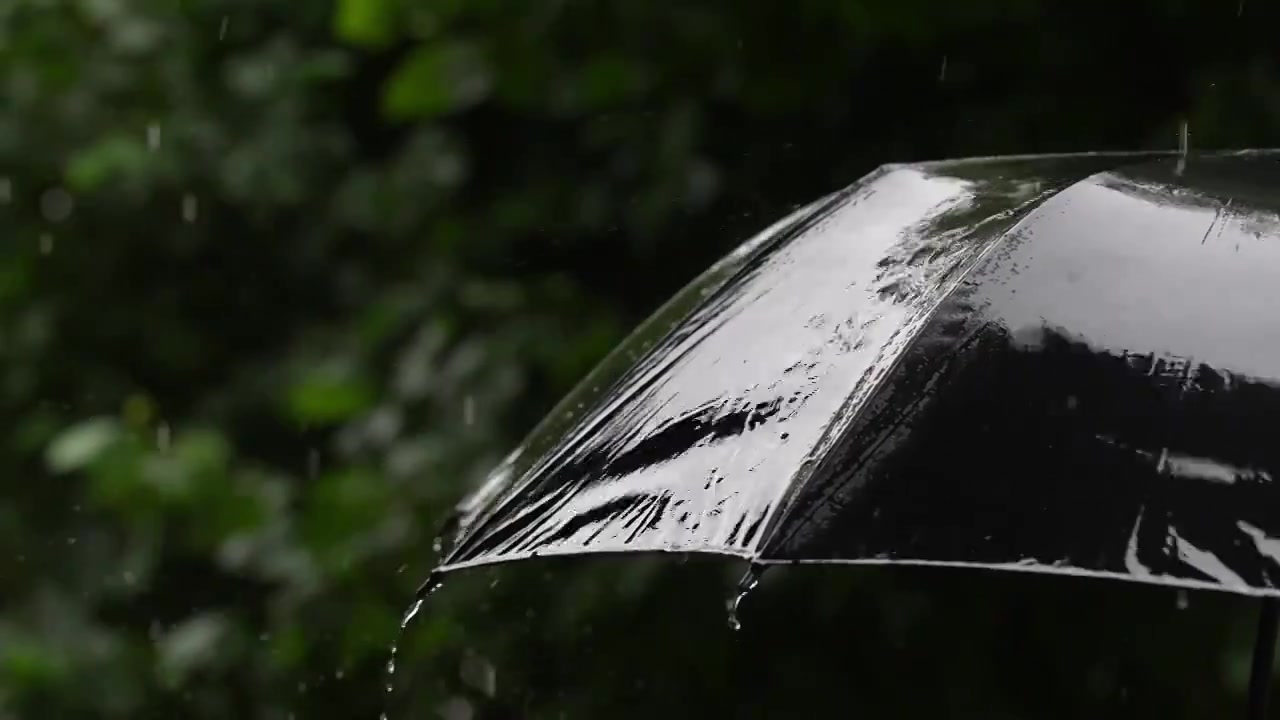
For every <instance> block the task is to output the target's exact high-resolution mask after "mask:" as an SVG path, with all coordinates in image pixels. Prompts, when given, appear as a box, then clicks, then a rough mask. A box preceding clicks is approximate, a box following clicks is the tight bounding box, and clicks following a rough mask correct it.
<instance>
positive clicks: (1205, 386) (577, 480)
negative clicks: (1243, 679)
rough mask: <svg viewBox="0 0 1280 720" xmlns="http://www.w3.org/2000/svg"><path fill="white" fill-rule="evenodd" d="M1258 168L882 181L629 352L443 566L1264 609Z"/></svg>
mask: <svg viewBox="0 0 1280 720" xmlns="http://www.w3.org/2000/svg"><path fill="white" fill-rule="evenodd" d="M1278 157H1280V156H1276V155H1274V154H1270V153H1260V152H1259V153H1236V154H1223V155H1215V156H1200V157H1194V158H1191V159H1190V160H1189V161H1187V162H1185V163H1184V162H1181V161H1180V159H1179V158H1174V157H1155V156H1136V155H1130V156H1106V155H1078V156H1057V157H1032V158H1003V159H1002V158H993V159H982V160H966V161H954V162H942V163H929V164H921V165H906V166H891V167H886V168H882V169H881V170H879V171H877V172H875V173H873V174H872V175H870V176H868V177H867V178H864V179H863V180H862V181H860V182H858V183H856V184H855V185H854V186H852V187H850V188H849V189H847V190H844V191H841V192H838V193H835V194H833V195H831V196H829V197H827V198H824V199H823V200H820V201H818V202H816V203H814V204H812V205H810V206H808V207H805V208H802V209H800V210H798V211H797V212H796V213H794V214H793V215H792V216H791V217H789V218H787V219H785V220H783V221H781V222H780V223H778V224H777V225H775V226H774V227H772V228H769V229H768V230H766V231H765V232H764V233H762V234H761V235H760V236H758V237H756V238H754V239H752V240H751V241H749V242H748V243H746V244H745V245H743V246H742V247H741V248H740V249H739V250H738V251H735V252H734V253H733V254H732V255H730V256H729V257H728V258H726V259H725V260H724V261H722V262H721V263H719V264H718V265H717V266H716V267H714V268H712V269H711V270H710V271H708V273H706V274H705V275H704V276H702V277H701V278H699V279H698V280H697V281H695V282H694V283H693V284H692V285H691V286H690V287H689V288H687V289H686V290H684V291H683V292H682V293H681V294H680V295H678V296H677V297H676V298H674V299H673V300H672V301H671V302H670V303H669V304H668V305H667V306H665V307H664V308H663V309H662V310H660V311H659V312H658V313H657V314H656V315H655V316H654V317H653V318H651V320H650V321H648V322H647V323H646V324H645V325H644V326H642V327H641V328H640V329H639V330H638V331H637V333H636V334H635V335H634V336H633V337H632V338H631V339H630V340H629V341H628V342H627V343H626V344H624V345H623V346H622V347H621V348H620V349H619V350H618V351H617V352H615V353H614V354H613V355H612V356H611V357H610V358H608V359H607V360H606V361H605V362H604V363H603V364H602V365H601V366H600V368H598V369H597V370H596V372H595V373H593V375H592V376H591V377H589V378H588V379H587V380H586V381H585V382H584V383H583V385H582V386H581V387H580V388H579V389H578V390H576V391H575V392H574V393H573V394H572V395H571V396H570V397H569V398H567V399H566V401H565V402H564V403H562V405H561V406H560V407H559V408H558V409H557V410H556V411H555V413H553V415H552V416H551V417H550V418H548V420H547V421H545V422H544V423H543V425H542V426H541V427H540V428H538V429H537V430H536V431H535V432H534V433H533V435H532V436H531V437H530V439H529V440H528V441H527V442H526V444H525V445H524V446H523V447H522V448H521V449H520V450H518V451H517V452H516V453H514V454H513V455H512V456H511V457H510V458H508V460H507V462H506V463H504V464H503V466H502V467H500V468H499V469H498V470H496V471H495V472H494V474H493V476H492V477H491V478H490V479H489V481H488V482H487V483H486V484H485V485H484V487H482V488H481V489H480V490H479V491H477V493H475V494H474V495H473V496H472V497H471V498H469V499H468V500H467V501H466V502H464V503H463V505H462V506H461V507H460V509H459V510H460V523H459V528H460V530H459V533H458V536H457V538H456V543H455V545H454V546H453V548H452V549H451V551H450V552H449V554H448V556H447V557H446V560H445V563H444V566H443V569H450V568H457V567H463V566H467V565H475V564H483V563H488V562H498V561H504V560H513V559H517V558H522V557H529V556H532V555H544V554H545V555H552V554H576V553H584V552H617V551H644V550H649V551H653V550H671V551H682V552H715V553H725V554H731V555H739V556H743V557H749V558H752V559H754V560H757V561H759V562H764V563H769V562H797V561H799V562H805V561H815V562H833V561H834V562H906V563H942V564H957V565H977V566H983V567H1000V568H1012V569H1024V570H1035V571H1048V572H1064V573H1080V574H1103V575H1109V576H1114V577H1120V578H1128V579H1136V580H1143V581H1149V582H1164V583H1170V584H1180V585H1190V586H1204V587H1216V588H1221V589H1228V590H1233V591H1238V592H1245V593H1254V594H1259V593H1264V594H1265V593H1271V592H1272V590H1271V589H1272V588H1273V587H1276V586H1277V580H1278V579H1280V562H1278V561H1280V488H1277V487H1276V486H1275V484H1274V481H1273V478H1274V477H1275V476H1276V475H1277V473H1278V472H1280V442H1277V440H1278V439H1280V437H1278V435H1280V392H1277V383H1280V215H1277V211H1278V210H1280V160H1278V159H1277V158H1278ZM1274 594H1280V593H1274Z"/></svg>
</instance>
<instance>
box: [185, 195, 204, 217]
mask: <svg viewBox="0 0 1280 720" xmlns="http://www.w3.org/2000/svg"><path fill="white" fill-rule="evenodd" d="M199 212H200V202H199V201H198V200H196V196H195V195H192V194H191V193H187V194H186V195H183V196H182V221H183V222H188V223H193V222H195V221H196V215H197V214H199Z"/></svg>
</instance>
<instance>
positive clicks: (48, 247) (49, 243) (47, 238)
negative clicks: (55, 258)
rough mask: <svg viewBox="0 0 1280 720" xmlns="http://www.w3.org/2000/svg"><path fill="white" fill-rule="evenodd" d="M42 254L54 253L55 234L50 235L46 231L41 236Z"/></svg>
mask: <svg viewBox="0 0 1280 720" xmlns="http://www.w3.org/2000/svg"><path fill="white" fill-rule="evenodd" d="M40 254H41V255H52V254H53V236H52V235H50V234H49V233H44V234H42V235H41V236H40Z"/></svg>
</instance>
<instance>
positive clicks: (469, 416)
mask: <svg viewBox="0 0 1280 720" xmlns="http://www.w3.org/2000/svg"><path fill="white" fill-rule="evenodd" d="M462 422H463V423H465V424H467V425H474V424H475V422H476V399H475V398H474V397H473V396H471V395H468V396H466V397H465V398H463V400H462Z"/></svg>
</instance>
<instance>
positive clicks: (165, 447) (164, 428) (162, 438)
mask: <svg viewBox="0 0 1280 720" xmlns="http://www.w3.org/2000/svg"><path fill="white" fill-rule="evenodd" d="M170 437H171V432H170V430H169V423H166V422H162V423H160V425H159V426H158V427H157V428H156V449H157V450H159V451H160V452H162V453H164V452H169V443H170Z"/></svg>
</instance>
